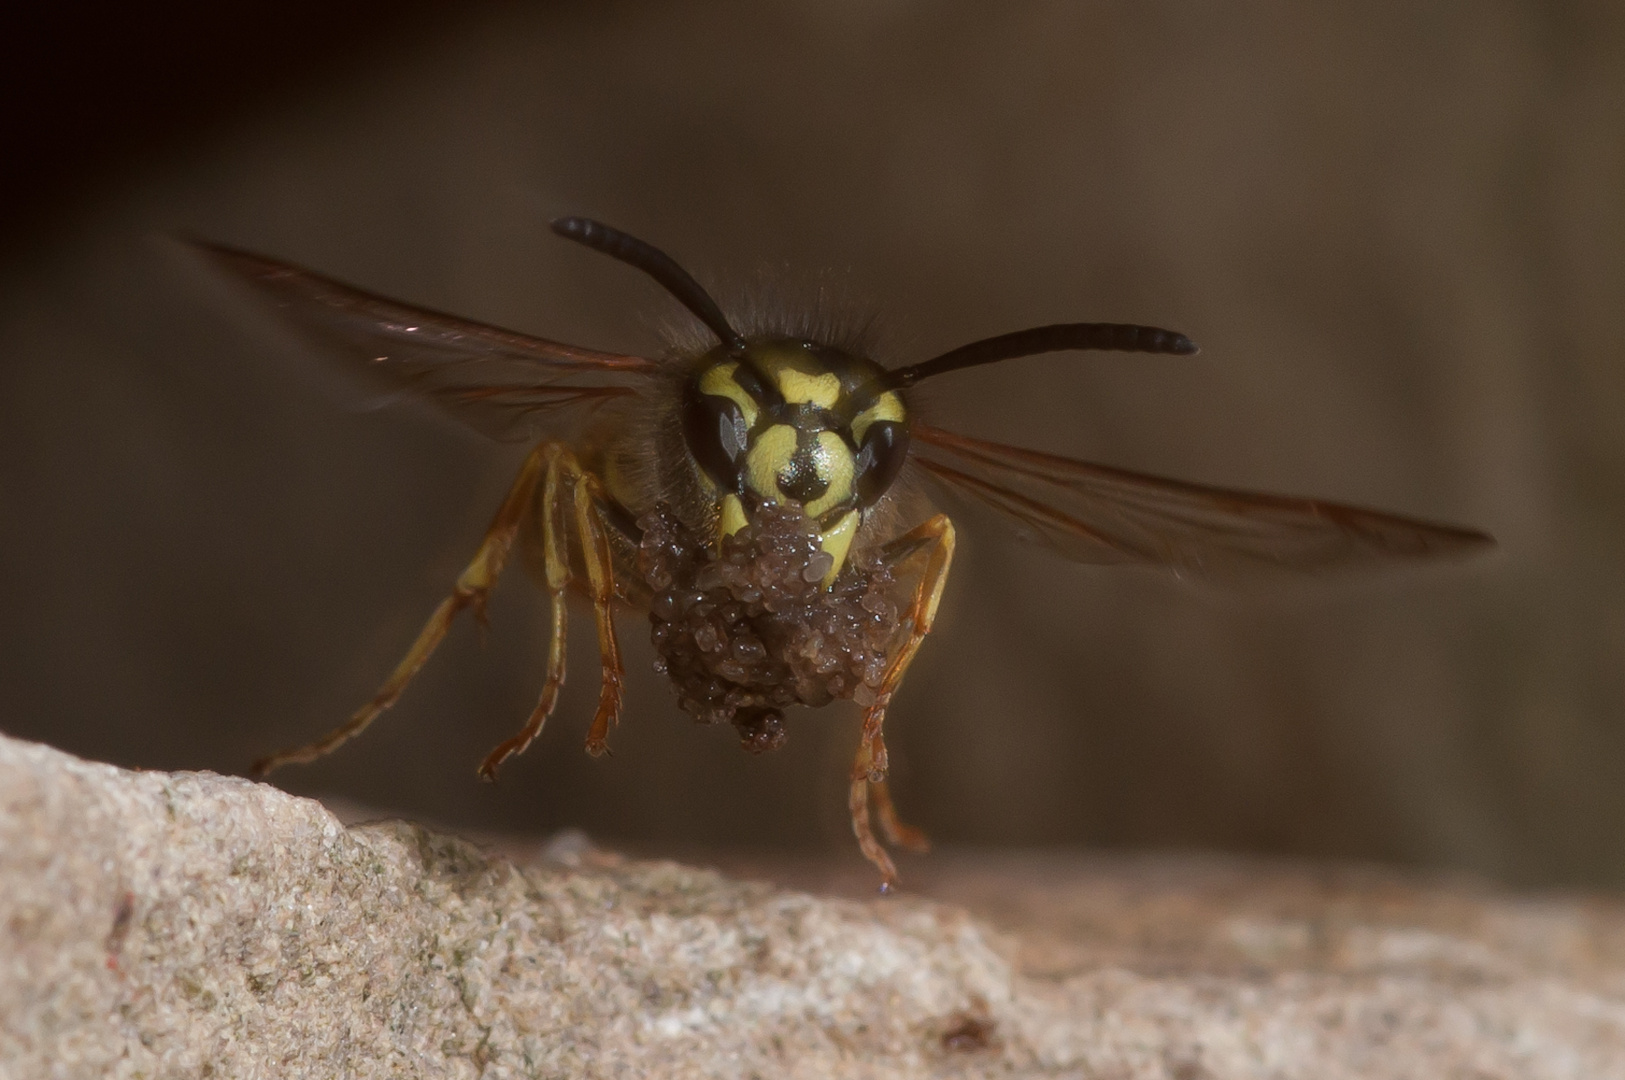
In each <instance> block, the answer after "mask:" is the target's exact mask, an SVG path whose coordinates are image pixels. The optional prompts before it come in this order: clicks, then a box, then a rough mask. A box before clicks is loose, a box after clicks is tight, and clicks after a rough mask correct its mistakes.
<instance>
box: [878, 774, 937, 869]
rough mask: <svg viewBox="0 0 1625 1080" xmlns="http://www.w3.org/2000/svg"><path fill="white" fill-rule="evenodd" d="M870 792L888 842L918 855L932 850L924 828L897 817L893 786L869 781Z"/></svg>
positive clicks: (881, 828) (883, 782)
mask: <svg viewBox="0 0 1625 1080" xmlns="http://www.w3.org/2000/svg"><path fill="white" fill-rule="evenodd" d="M869 794H870V795H871V796H872V797H873V798H874V801H875V816H876V817H877V818H879V819H880V831H881V832H883V833H885V834H886V841H887V843H890V844H892V845H893V846H895V847H900V848H902V849H903V850H905V851H912V852H914V853H915V854H916V855H924V854H925V853H926V852H928V851H930V850H931V838H930V837H929V836H927V835H925V831H924V830H923V829H918V828H915V827H914V826H913V825H907V824H904V823H903V822H902V821H901V820H899V818H898V817H897V807H896V806H894V805H893V804H892V801H891V788H890V787H889V786H888V785H887V783H886V781H884V780H882V781H880V782H879V783H875V782H874V781H873V780H871V781H869Z"/></svg>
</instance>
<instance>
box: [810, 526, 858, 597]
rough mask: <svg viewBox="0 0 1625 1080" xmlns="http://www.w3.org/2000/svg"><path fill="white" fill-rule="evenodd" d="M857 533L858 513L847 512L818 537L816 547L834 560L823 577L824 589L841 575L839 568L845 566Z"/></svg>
mask: <svg viewBox="0 0 1625 1080" xmlns="http://www.w3.org/2000/svg"><path fill="white" fill-rule="evenodd" d="M857 533H858V512H857V511H856V510H849V511H847V512H846V513H845V514H844V515H842V517H841V520H839V521H837V522H836V523H835V524H834V525H833V526H831V527H830V528H829V529H828V530H827V531H826V532H824V533H823V534H822V535H820V536H819V537H818V546H819V547H821V548H823V549H824V550H825V551H826V552H828V554H829V556H830V558H832V559H834V560H835V561H834V563H832V564H831V565H830V568H829V573H827V574H825V575H824V588H826V589H827V588H829V587H830V586H831V585H833V584H835V579H836V577H838V576H839V575H840V573H841V567H843V566H845V565H846V553H847V552H848V551H850V550H851V549H852V538H853V537H854V536H856V535H857Z"/></svg>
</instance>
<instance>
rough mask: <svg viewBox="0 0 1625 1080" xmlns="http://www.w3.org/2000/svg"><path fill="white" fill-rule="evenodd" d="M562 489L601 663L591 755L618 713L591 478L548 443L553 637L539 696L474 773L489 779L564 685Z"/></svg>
mask: <svg viewBox="0 0 1625 1080" xmlns="http://www.w3.org/2000/svg"><path fill="white" fill-rule="evenodd" d="M566 489H568V491H569V495H568V499H569V502H570V510H571V513H572V517H573V522H574V525H575V531H576V536H577V540H578V542H579V544H580V547H581V561H582V562H583V563H584V564H585V566H586V568H587V582H588V586H589V591H590V593H591V597H592V602H593V612H594V614H595V615H596V616H597V623H598V648H599V652H600V655H601V657H602V660H603V669H604V686H603V691H602V693H601V695H600V697H599V702H598V713H597V715H596V716H594V717H593V723H592V728H591V729H590V731H589V733H588V736H587V750H588V752H589V753H591V754H593V755H594V756H597V755H598V754H602V753H603V752H604V751H605V749H606V747H605V745H604V739H605V735H606V734H607V732H608V730H609V727H610V725H611V724H612V723H614V722H615V720H616V719H617V718H618V717H619V715H620V710H621V679H622V674H623V672H622V668H621V653H620V647H619V645H618V643H617V642H616V640H615V627H614V624H613V622H612V621H611V619H610V601H611V599H612V598H613V595H614V588H615V586H614V577H613V574H612V571H611V569H610V567H611V565H612V563H611V560H612V558H613V554H612V550H611V548H610V545H609V538H608V536H607V535H606V533H605V531H604V525H603V521H602V518H601V517H600V516H599V515H600V511H599V509H598V504H597V501H596V500H597V494H598V491H597V479H596V478H595V477H594V476H593V475H592V474H591V473H589V472H587V471H586V470H585V469H583V468H582V467H581V463H580V462H579V461H578V460H577V459H576V457H575V455H574V454H572V453H571V452H570V450H569V448H568V447H565V446H564V445H562V444H559V443H552V444H549V445H548V457H547V478H546V480H545V481H543V485H542V504H541V526H542V547H543V560H544V563H543V572H544V576H545V578H546V583H547V591H548V594H549V597H550V599H551V601H552V608H553V638H552V641H551V642H550V643H549V646H548V653H547V681H546V682H545V683H543V685H542V695H541V698H540V699H539V700H538V701H537V702H536V707H535V708H534V709H532V710H531V713H530V716H529V717H528V718H527V719H526V720H525V726H524V727H522V728H520V729H519V732H518V734H516V735H514V736H513V737H512V738H510V739H507V740H504V741H503V742H502V743H501V744H500V745H498V746H497V748H496V749H494V750H492V751H491V752H490V753H489V754H487V755H486V758H485V761H484V762H482V763H481V765H480V776H481V778H482V779H485V780H495V779H496V774H497V769H498V767H499V766H501V764H502V763H503V762H504V761H506V760H507V759H508V758H509V757H511V756H513V755H514V754H521V753H524V751H525V749H526V747H528V746H530V744H531V742H532V741H533V740H534V739H535V738H536V736H537V735H539V734H540V733H541V730H542V725H543V724H544V723H545V722H546V721H547V718H548V716H549V715H550V714H551V713H552V711H553V706H554V705H555V704H557V702H558V696H559V689H560V688H561V687H562V686H563V685H564V642H565V637H566V635H565V603H564V597H565V590H566V589H568V588H569V586H570V584H571V582H572V580H573V576H574V575H573V574H572V573H571V570H570V547H569V544H570V537H569V531H568V530H567V528H566V526H565V523H564V514H565V500H566V496H565V490H566Z"/></svg>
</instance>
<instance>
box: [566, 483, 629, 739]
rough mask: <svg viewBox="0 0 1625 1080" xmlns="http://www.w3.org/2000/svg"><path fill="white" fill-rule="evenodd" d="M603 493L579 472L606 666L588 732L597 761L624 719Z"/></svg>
mask: <svg viewBox="0 0 1625 1080" xmlns="http://www.w3.org/2000/svg"><path fill="white" fill-rule="evenodd" d="M601 495H602V492H601V490H600V488H599V483H598V478H597V477H596V476H593V475H592V474H591V473H586V472H581V471H579V470H578V471H577V473H576V485H575V510H576V529H577V531H578V533H579V535H580V538H581V556H582V558H581V561H582V562H583V563H585V564H586V567H587V585H588V588H589V589H590V591H591V593H592V610H593V616H594V619H595V620H596V622H597V624H598V657H599V661H600V662H601V664H602V666H603V687H602V689H601V690H600V691H599V695H598V712H597V713H596V714H595V715H594V716H593V718H592V727H591V728H589V729H588V730H587V753H589V754H591V755H592V756H593V757H598V756H599V755H601V754H603V753H605V752H606V751H608V749H609V746H608V743H607V740H608V737H609V729H610V727H611V726H613V725H614V724H616V723H618V722H619V721H620V717H621V681H622V679H623V678H624V676H625V669H624V668H623V667H622V666H621V647H620V645H619V644H618V643H617V642H616V640H615V622H614V619H613V617H612V613H611V611H610V604H611V603H612V602H613V601H614V599H615V551H614V549H613V548H612V547H610V543H609V532H608V525H607V524H606V523H605V521H604V517H603V511H602V510H601V509H600V508H599V503H598V500H599V498H600V497H601Z"/></svg>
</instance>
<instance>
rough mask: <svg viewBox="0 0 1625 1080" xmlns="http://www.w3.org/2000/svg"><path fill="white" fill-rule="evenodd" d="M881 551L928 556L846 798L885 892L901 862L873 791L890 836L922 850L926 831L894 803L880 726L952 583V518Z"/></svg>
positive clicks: (867, 719)
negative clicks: (889, 847) (881, 834)
mask: <svg viewBox="0 0 1625 1080" xmlns="http://www.w3.org/2000/svg"><path fill="white" fill-rule="evenodd" d="M882 554H883V556H885V555H895V558H896V565H899V566H900V565H902V564H903V563H906V562H909V561H911V560H913V559H917V558H921V557H923V558H924V559H925V568H924V570H923V571H922V572H921V574H920V580H919V583H918V584H917V585H915V587H914V599H913V602H912V603H911V604H910V606H909V611H908V618H907V619H906V620H905V623H904V625H905V626H907V627H908V636H907V637H906V638H905V639H904V641H903V643H902V645H900V646H899V647H898V649H897V654H896V655H895V656H893V657H892V660H891V663H890V664H889V665H887V667H886V674H885V676H884V678H882V680H881V683H880V689H879V690H878V691H877V692H876V694H875V700H874V702H873V703H872V704H871V705H870V706H869V707H868V709H866V710H865V711H864V714H863V734H862V736H861V737H860V738H859V741H858V752H857V755H856V756H855V757H854V758H853V760H852V786H851V790H850V793H849V795H848V798H847V808H848V809H849V810H850V811H851V814H852V832H853V833H854V835H856V836H857V838H858V847H859V848H861V849H862V851H863V854H864V857H865V858H867V859H868V860H869V861H870V862H872V863H874V864H875V866H876V867H877V868H878V869H879V870H880V874H881V884H880V887H881V891H883V892H884V891H888V890H889V889H890V888H891V887H892V885H893V884H895V883H896V881H897V867H896V865H895V864H894V863H893V862H892V859H891V856H890V855H888V854H887V853H886V849H885V848H883V847H881V846H880V842H879V841H878V840H876V839H875V834H874V828H873V827H872V826H871V824H870V815H869V800H870V795H871V791H872V793H873V796H874V801H875V804H876V809H878V810H879V812H880V824H881V828H882V829H883V830H884V831H885V833H886V838H887V839H888V840H890V841H891V842H892V843H893V844H897V845H899V846H901V847H908V848H911V849H914V850H922V849H923V848H924V847H925V846H926V844H927V841H926V838H925V834H924V833H922V832H920V831H919V830H918V829H915V828H912V827H910V826H907V825H904V824H903V823H902V822H901V821H899V820H898V818H897V811H896V809H895V808H894V807H893V806H892V800H891V792H890V789H888V788H887V786H886V770H887V765H888V762H887V756H886V741H885V738H884V735H883V733H882V730H881V729H882V727H883V725H884V724H885V722H886V707H887V706H888V705H890V704H891V699H892V695H893V694H895V693H896V692H897V688H898V686H900V685H901V684H902V681H903V675H904V674H905V673H906V672H907V671H908V666H909V664H910V663H912V662H913V660H914V654H915V653H917V652H919V651H920V644H921V643H922V642H924V641H925V636H926V635H927V634H929V633H930V632H931V626H932V624H933V623H934V622H935V621H936V617H937V606H938V605H939V604H940V603H941V602H942V590H943V588H944V587H945V586H946V585H947V584H948V568H949V567H950V566H951V565H952V563H953V558H954V525H953V522H952V521H949V520H948V516H947V515H946V514H938V515H936V516H935V517H933V518H932V519H931V520H929V521H927V522H925V523H924V524H923V525H920V526H919V527H917V528H915V529H912V530H910V531H909V532H907V533H905V534H904V535H902V536H900V537H898V538H897V539H896V540H894V541H892V542H891V543H890V544H888V545H886V548H885V549H884V551H883V552H882Z"/></svg>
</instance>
